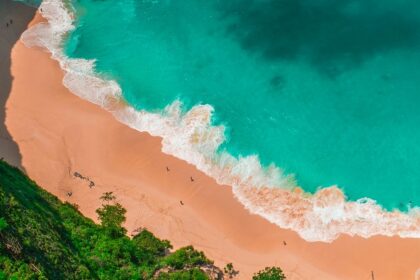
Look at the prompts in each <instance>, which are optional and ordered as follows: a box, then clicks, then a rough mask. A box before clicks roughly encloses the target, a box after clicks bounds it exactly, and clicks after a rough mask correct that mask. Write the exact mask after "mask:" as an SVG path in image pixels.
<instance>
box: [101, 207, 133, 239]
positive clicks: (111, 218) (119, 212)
mask: <svg viewBox="0 0 420 280" xmlns="http://www.w3.org/2000/svg"><path fill="white" fill-rule="evenodd" d="M126 212H127V210H126V209H125V208H124V207H122V205H121V204H119V203H116V204H114V205H110V204H107V205H102V207H101V208H99V209H97V210H96V213H97V214H98V216H99V220H100V221H101V225H102V226H103V227H104V228H105V229H106V230H107V231H108V233H110V235H111V236H120V235H124V234H125V233H126V229H125V228H123V227H122V224H123V223H124V222H125V213H126Z"/></svg>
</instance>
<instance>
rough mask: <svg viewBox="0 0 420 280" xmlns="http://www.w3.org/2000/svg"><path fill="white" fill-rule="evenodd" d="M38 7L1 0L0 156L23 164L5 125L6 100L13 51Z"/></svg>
mask: <svg viewBox="0 0 420 280" xmlns="http://www.w3.org/2000/svg"><path fill="white" fill-rule="evenodd" d="M35 12H36V9H34V8H31V7H29V6H26V5H23V4H21V3H18V2H14V1H12V0H1V1H0V158H4V159H5V160H6V161H8V162H9V163H10V164H12V165H15V166H18V167H20V168H22V166H21V155H20V153H19V148H18V146H17V145H16V143H15V142H13V139H12V137H11V135H10V133H9V132H8V130H7V128H6V125H5V118H6V102H7V99H8V97H9V94H10V90H11V88H12V81H13V77H12V75H11V72H10V67H11V51H12V48H13V46H14V45H15V44H16V42H17V41H18V40H19V38H20V35H21V34H22V33H23V31H25V29H26V27H27V26H28V24H29V22H30V21H31V20H32V19H33V18H34V16H35Z"/></svg>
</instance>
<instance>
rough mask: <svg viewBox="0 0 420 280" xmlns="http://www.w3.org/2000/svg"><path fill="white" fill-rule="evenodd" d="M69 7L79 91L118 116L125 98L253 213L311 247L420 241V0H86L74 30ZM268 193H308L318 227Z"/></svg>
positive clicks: (143, 122) (128, 117)
mask: <svg viewBox="0 0 420 280" xmlns="http://www.w3.org/2000/svg"><path fill="white" fill-rule="evenodd" d="M57 3H64V2H61V1H55V3H54V1H51V0H50V1H49V0H45V1H44V2H43V4H42V6H41V7H42V8H43V14H44V16H45V17H47V18H49V19H50V23H51V24H52V26H53V27H54V28H52V29H51V30H52V32H53V33H54V32H55V33H57V34H61V37H60V38H59V39H60V40H59V41H58V43H57V41H54V42H55V43H54V44H55V45H54V44H52V46H53V47H54V48H60V50H61V52H62V53H60V54H59V55H57V54H56V57H55V58H56V59H58V60H60V59H61V61H62V62H63V61H67V62H66V63H64V62H63V63H62V67H63V68H64V69H67V71H68V72H69V73H70V74H69V75H70V76H71V75H72V76H71V77H70V76H69V78H68V79H65V81H64V84H65V85H66V86H67V87H69V88H70V89H71V90H72V91H74V92H76V94H77V93H79V94H78V95H79V96H80V95H83V96H82V97H85V98H86V99H88V100H89V99H91V101H92V98H93V99H95V100H94V101H93V102H95V103H98V104H100V105H103V106H104V107H105V108H108V109H109V106H107V104H106V102H108V101H107V100H108V99H107V98H105V97H104V96H108V95H112V96H118V97H119V98H122V99H123V100H124V102H126V103H127V104H128V105H129V107H130V108H129V109H127V110H126V111H125V112H116V113H115V115H116V117H117V118H118V119H120V120H121V121H123V122H125V123H127V124H128V125H130V126H132V127H133V128H136V129H138V130H141V131H148V132H150V133H151V134H152V135H158V136H161V137H163V139H164V140H163V146H164V147H163V151H164V152H166V153H170V154H173V155H175V156H178V157H179V158H181V159H184V160H186V161H188V162H190V163H193V164H195V165H196V166H197V167H198V168H199V169H200V170H202V171H204V172H206V173H207V174H209V175H210V176H212V177H215V179H216V180H218V182H220V183H228V184H230V185H235V186H236V187H238V188H239V189H241V188H246V191H245V192H241V191H236V193H235V195H236V196H237V197H238V199H239V200H240V201H241V202H243V203H244V204H245V206H246V207H247V208H248V209H250V211H252V212H255V213H258V214H260V215H262V216H263V217H266V218H267V219H269V220H271V221H272V222H274V223H277V224H278V225H279V226H282V227H286V228H291V229H294V230H296V231H297V232H299V233H300V234H301V236H303V237H304V238H306V239H308V240H331V239H333V238H335V237H336V236H337V234H340V233H343V232H345V233H349V234H359V235H362V236H370V235H372V234H379V233H380V234H387V235H393V234H399V235H401V236H417V235H420V232H419V230H418V228H414V229H413V224H415V223H416V222H417V223H418V221H419V220H418V216H416V217H414V216H415V214H414V213H417V210H418V208H417V207H416V206H418V205H420V188H419V186H420V172H419V169H420V145H419V143H420V129H418V127H419V123H420V109H419V105H420V94H419V85H420V73H419V71H418V66H419V65H420V48H419V47H420V28H419V27H420V2H419V1H415V0H406V1H398V2H396V1H384V0H382V1H379V0H328V1H327V0H318V1H308V0H241V1H239V0H233V1H218V0H213V1H173V0H118V1H106V0H105V1H94V0H71V1H66V2H65V3H64V4H62V5H61V6H60V5H59V6H60V7H59V8H61V9H65V10H66V12H67V17H66V16H61V18H62V22H61V23H60V17H54V16H53V14H54V13H55V14H56V15H57V13H58V12H57V11H58V8H57V7H56V6H57ZM68 14H70V15H71V16H68ZM63 19H64V20H63ZM54 20H55V21H54ZM63 22H64V25H63ZM54 23H55V24H56V25H55V26H54V25H53V24H54ZM59 24H61V25H59ZM66 24H67V25H66ZM60 26H61V27H60ZM62 26H66V27H62ZM51 30H50V31H51ZM38 31H39V32H38V33H37V35H38V36H41V35H40V34H41V32H40V31H42V30H38ZM60 32H61V33H60ZM50 33H51V32H50ZM43 34H44V35H42V36H47V35H45V34H46V33H45V32H44V33H43ZM50 35H51V34H49V35H48V36H50ZM51 38H52V37H51ZM32 39H33V37H32ZM53 39H54V40H57V37H55V38H52V39H51V40H53ZM51 42H52V41H51ZM38 43H39V42H38ZM43 44H45V43H43ZM47 47H48V46H47ZM49 48H50V50H51V46H50V47H49ZM71 61H73V62H77V63H76V64H77V65H76V66H75V64H72V65H73V66H69V65H70V64H71ZM85 76H86V77H89V76H91V77H93V78H92V79H94V82H95V83H97V85H96V86H95V87H94V88H92V87H90V88H89V89H86V88H83V87H84V86H88V87H89V86H90V85H89V84H92V83H93V82H92V80H89V79H88V80H86V79H85ZM80 79H84V82H80ZM76 81H78V82H76ZM106 81H107V82H106ZM104 83H105V87H103V85H104ZM110 92H111V93H110ZM87 95H90V97H86V96H87ZM92 95H94V96H95V97H92ZM98 100H99V101H98ZM264 188H268V189H272V190H275V191H276V190H280V192H281V193H280V194H279V195H284V192H288V193H289V194H288V195H291V194H292V195H297V194H298V192H296V191H295V190H296V189H303V190H304V192H305V193H304V194H303V195H301V194H300V193H299V197H300V198H299V199H301V200H302V201H303V202H302V203H305V205H306V204H308V205H309V206H305V207H304V208H305V211H306V212H305V214H303V215H302V217H301V218H302V221H303V222H298V223H297V222H293V221H291V220H290V217H287V218H284V217H283V216H284V215H286V210H285V209H289V210H290V209H291V211H293V207H294V206H293V203H291V202H290V200H287V201H286V200H282V199H280V200H279V202H278V203H285V204H287V205H286V206H287V207H286V206H284V205H283V206H284V207H283V206H280V205H278V207H279V208H278V209H277V210H275V208H270V209H271V210H269V209H268V208H267V207H268V206H266V205H265V204H264V205H263V204H261V203H263V202H262V201H263V200H264V199H261V197H260V198H258V199H257V200H258V201H257V202H256V200H255V199H251V198H249V193H252V190H253V189H254V190H255V192H256V193H257V192H258V190H261V189H264ZM331 190H333V192H334V196H333V200H334V202H332V203H331V205H328V203H329V202H328V201H327V202H326V204H327V205H326V206H325V205H323V206H320V205H319V203H317V202H316V201H315V200H318V202H319V198H320V197H321V196H322V194H323V193H324V194H326V193H329V191H331ZM343 194H344V195H343ZM241 195H242V197H241ZM327 196H328V195H327ZM337 197H338V198H339V199H338V200H337V199H335V198H337ZM344 197H345V199H346V200H345V201H341V200H340V199H344ZM265 200H267V198H265ZM285 201H286V202H285ZM314 201H315V202H314ZM337 201H338V202H337ZM252 203H255V205H254V206H253V205H252ZM271 203H273V202H271ZM288 203H289V204H288ZM274 204H275V203H274ZM324 206H325V207H324ZM319 208H323V210H322V211H321V210H319ZM299 209H301V208H299ZM355 209H356V210H355ZM366 209H368V210H366ZM372 209H373V210H372ZM318 210H319V212H316V211H318ZM365 210H366V211H365ZM276 211H277V212H276ZM328 211H330V212H332V214H331V213H330V214H328V218H325V217H321V218H319V220H316V221H315V220H313V221H312V222H308V220H309V219H315V218H314V217H313V215H314V213H315V212H316V213H318V214H317V215H318V216H319V215H324V214H325V215H327V214H326V212H328ZM363 212H366V213H363ZM378 213H380V214H378ZM384 213H385V214H384ZM395 213H397V214H396V215H398V219H400V221H402V222H401V224H398V223H397V224H396V225H395V226H393V227H392V228H386V226H384V225H380V223H383V224H386V225H387V224H388V223H389V224H393V223H394V220H393V219H394V218H395V217H394V216H393V215H394V214H395ZM404 213H405V214H404ZM375 215H382V216H381V217H383V219H385V220H386V222H384V221H385V220H381V218H378V217H377V216H375ZM360 220H362V222H361V223H360V224H358V226H357V228H358V229H354V228H356V227H354V226H353V227H352V221H357V222H359V221H360ZM319 221H322V222H321V223H320V222H319ZM337 221H340V222H339V225H338V226H337V225H334V226H333V227H334V228H333V229H331V224H334V223H335V222H337ZM370 222H372V223H377V224H375V226H372V225H371V224H370ZM340 225H343V227H341V226H340ZM400 225H402V226H403V227H404V229H402V230H401V227H399V226H400ZM417 226H418V224H417ZM317 227H319V230H318V229H317ZM329 233H331V234H329Z"/></svg>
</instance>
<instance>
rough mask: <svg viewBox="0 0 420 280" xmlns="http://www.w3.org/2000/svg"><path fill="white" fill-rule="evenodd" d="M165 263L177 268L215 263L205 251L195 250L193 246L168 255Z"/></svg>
mask: <svg viewBox="0 0 420 280" xmlns="http://www.w3.org/2000/svg"><path fill="white" fill-rule="evenodd" d="M164 263H165V264H166V265H168V266H170V267H172V268H175V269H182V268H184V267H190V266H197V265H198V266H199V265H205V264H213V262H212V261H210V260H209V259H207V258H206V256H205V255H204V253H203V252H201V251H197V250H195V249H194V248H193V247H192V246H187V247H183V248H181V249H179V250H177V251H176V252H174V253H172V254H171V255H169V256H167V257H166V258H165V260H164Z"/></svg>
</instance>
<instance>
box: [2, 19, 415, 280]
mask: <svg viewBox="0 0 420 280" xmlns="http://www.w3.org/2000/svg"><path fill="white" fill-rule="evenodd" d="M37 20H38V21H39V20H40V18H38V19H37ZM28 64H30V65H32V67H28ZM12 74H13V76H14V81H13V86H12V92H11V95H10V98H9V100H8V102H7V108H8V111H7V119H6V125H7V127H8V128H9V130H10V133H11V134H12V136H13V138H14V140H15V141H16V142H17V143H18V145H19V149H20V152H21V153H22V160H23V166H24V167H25V169H26V170H27V172H28V174H29V175H30V176H31V178H33V179H34V180H36V181H37V182H38V183H39V184H40V185H41V186H43V187H44V188H46V189H47V190H48V191H50V192H52V193H54V194H56V195H58V196H59V197H60V198H61V199H62V200H69V202H71V203H77V204H78V205H79V206H80V210H81V211H82V212H83V213H84V214H85V215H87V216H89V217H91V218H93V219H95V218H96V215H95V212H94V209H96V207H97V206H98V205H99V203H100V201H99V199H98V198H99V196H100V195H101V193H103V192H104V191H114V193H115V194H116V195H117V197H118V198H119V201H120V202H121V203H122V204H123V205H124V206H125V207H126V208H127V209H128V217H127V224H126V226H127V228H128V230H129V232H132V231H133V230H135V229H136V228H137V227H139V226H146V227H147V228H149V229H150V230H152V231H153V232H156V233H157V235H158V236H160V237H162V238H166V239H170V240H171V241H173V244H174V245H175V247H179V246H182V245H185V244H193V245H195V246H196V247H197V248H199V249H201V250H204V251H205V252H206V254H208V255H209V257H211V258H213V259H215V260H216V263H218V264H220V265H222V266H223V265H224V264H225V262H226V261H227V260H229V261H232V262H233V263H234V265H235V267H236V268H237V269H239V271H240V279H249V278H250V276H251V273H252V272H253V271H256V270H257V269H259V268H262V267H264V266H267V265H279V266H281V267H282V268H284V269H285V271H286V273H287V276H288V277H289V278H288V279H323V280H326V279H364V278H366V279H367V278H368V277H369V276H370V273H371V271H374V272H375V276H376V277H378V278H380V279H413V278H414V277H415V276H414V275H415V274H416V271H417V269H418V261H417V260H418V259H420V255H419V254H420V247H419V246H420V242H419V241H418V240H417V239H411V238H398V237H392V238H390V237H384V236H375V237H372V238H368V239H364V238H360V237H350V236H348V235H341V236H340V237H339V238H338V239H337V240H335V241H332V242H331V243H322V242H306V241H305V240H303V239H301V238H300V237H299V236H298V235H297V234H296V233H294V232H292V231H290V230H283V229H280V228H279V227H277V226H275V225H274V224H271V223H269V222H267V221H266V220H265V219H263V218H261V217H260V216H258V215H252V214H250V213H249V212H248V211H246V210H245V209H244V208H243V205H241V204H240V203H238V201H237V200H236V199H234V198H233V197H232V193H231V188H230V187H229V186H220V185H218V184H216V182H215V181H214V179H211V178H209V177H208V176H206V175H205V174H204V173H203V172H200V171H198V170H197V169H196V168H195V167H194V166H193V165H190V164H187V163H185V162H184V161H182V160H179V159H177V158H175V157H173V156H169V155H167V154H163V153H161V150H162V145H161V140H162V139H161V138H158V137H151V136H150V135H149V134H147V133H141V132H138V131H136V130H133V129H130V128H128V127H127V126H126V125H123V124H121V123H120V122H118V121H116V120H115V119H114V116H112V115H111V114H109V113H107V112H105V111H104V110H102V109H101V108H99V107H98V106H95V105H93V104H91V103H89V102H86V101H84V100H82V99H79V98H77V97H76V96H74V95H73V94H71V93H70V92H69V91H68V90H67V89H66V88H65V87H64V86H63V84H62V80H63V77H64V75H65V73H63V71H62V70H61V69H60V67H59V65H58V63H57V62H56V61H53V60H51V59H50V54H49V53H45V52H42V51H40V50H39V48H32V49H28V48H25V47H24V45H23V44H22V43H20V42H19V43H18V44H17V45H16V46H15V47H14V49H13V53H12ZM29 93H30V94H29ZM112 104H113V108H115V106H116V105H118V106H119V105H120V104H118V103H114V102H113V103H112ZM122 107H123V108H125V107H124V106H122ZM111 109H112V108H111ZM165 166H169V167H170V168H171V171H170V172H167V171H165ZM76 171H77V172H80V173H81V174H83V175H85V176H89V177H90V179H91V180H94V181H95V184H96V186H95V188H92V189H90V188H89V187H88V186H87V185H86V183H85V182H84V181H82V180H78V179H77V178H75V177H74V176H73V175H72V174H73V173H74V172H76ZM190 176H193V177H194V179H195V183H191V182H190V180H189V177H190ZM245 190H247V189H245ZM68 191H72V192H73V196H72V197H71V199H70V198H68V197H67V196H66V193H67V192H68ZM262 191H263V189H262ZM280 191H281V190H280ZM265 195H266V194H265ZM264 197H265V198H269V197H267V196H264ZM180 199H182V200H183V201H184V203H185V205H184V206H181V205H180V203H179V200H180ZM320 206H322V205H320ZM283 241H286V242H287V245H284V244H283Z"/></svg>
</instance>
